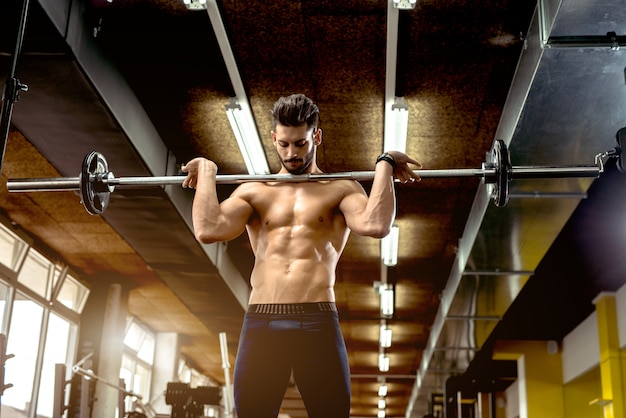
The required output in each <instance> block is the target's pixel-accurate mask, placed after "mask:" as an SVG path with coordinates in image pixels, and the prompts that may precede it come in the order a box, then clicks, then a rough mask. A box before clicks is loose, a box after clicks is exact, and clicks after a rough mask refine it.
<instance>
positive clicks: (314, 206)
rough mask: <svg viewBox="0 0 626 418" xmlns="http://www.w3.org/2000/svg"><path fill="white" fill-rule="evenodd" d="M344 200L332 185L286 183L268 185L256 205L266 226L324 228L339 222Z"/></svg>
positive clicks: (259, 218)
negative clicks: (340, 208) (339, 207)
mask: <svg viewBox="0 0 626 418" xmlns="http://www.w3.org/2000/svg"><path fill="white" fill-rule="evenodd" d="M340 199H341V195H340V193H338V191H337V189H336V188H334V187H332V184H330V183H321V182H316V183H299V184H290V183H283V184H274V185H265V187H263V188H262V190H260V193H259V194H257V195H256V196H255V201H254V203H253V206H254V207H255V208H256V209H257V215H258V220H257V221H258V223H259V224H260V226H262V227H266V228H270V229H271V228H279V227H283V226H311V227H323V226H324V225H328V226H330V225H332V224H333V223H334V222H336V221H337V217H338V216H339V214H340V212H339V209H338V206H339V202H340Z"/></svg>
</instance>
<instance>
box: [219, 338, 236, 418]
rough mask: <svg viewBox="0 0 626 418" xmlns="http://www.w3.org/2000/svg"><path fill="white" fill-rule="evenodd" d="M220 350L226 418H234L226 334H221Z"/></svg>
mask: <svg viewBox="0 0 626 418" xmlns="http://www.w3.org/2000/svg"><path fill="white" fill-rule="evenodd" d="M220 349H221V351H222V368H223V369H224V409H225V411H226V416H227V417H232V416H233V406H234V405H233V404H234V402H233V400H232V399H231V384H230V362H229V361H228V342H227V340H226V333H225V332H220Z"/></svg>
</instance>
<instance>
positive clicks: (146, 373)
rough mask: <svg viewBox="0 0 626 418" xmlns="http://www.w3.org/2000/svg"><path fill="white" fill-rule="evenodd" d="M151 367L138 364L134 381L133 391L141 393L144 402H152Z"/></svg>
mask: <svg viewBox="0 0 626 418" xmlns="http://www.w3.org/2000/svg"><path fill="white" fill-rule="evenodd" d="M150 375H151V372H150V369H148V368H146V367H144V366H142V365H140V364H138V365H137V370H136V372H135V379H134V381H133V392H135V393H136V394H137V395H141V397H142V399H141V400H142V403H148V402H150Z"/></svg>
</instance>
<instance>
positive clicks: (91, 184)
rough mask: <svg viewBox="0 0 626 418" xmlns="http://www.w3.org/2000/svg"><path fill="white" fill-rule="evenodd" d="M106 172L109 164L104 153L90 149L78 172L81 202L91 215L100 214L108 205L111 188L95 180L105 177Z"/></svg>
mask: <svg viewBox="0 0 626 418" xmlns="http://www.w3.org/2000/svg"><path fill="white" fill-rule="evenodd" d="M108 172H109V165H108V164H107V161H106V159H105V158H104V155H102V154H100V153H99V152H96V151H92V152H90V153H89V154H87V155H86V156H85V159H84V160H83V167H82V170H81V172H80V193H81V199H82V201H81V203H82V204H83V206H84V207H85V209H86V210H87V212H88V213H90V214H92V215H100V214H101V213H102V212H104V211H105V210H106V208H107V206H108V205H109V198H110V196H111V190H110V189H109V188H108V187H106V185H103V184H102V183H101V182H100V183H98V181H97V180H98V179H101V178H102V177H106V175H107V174H108Z"/></svg>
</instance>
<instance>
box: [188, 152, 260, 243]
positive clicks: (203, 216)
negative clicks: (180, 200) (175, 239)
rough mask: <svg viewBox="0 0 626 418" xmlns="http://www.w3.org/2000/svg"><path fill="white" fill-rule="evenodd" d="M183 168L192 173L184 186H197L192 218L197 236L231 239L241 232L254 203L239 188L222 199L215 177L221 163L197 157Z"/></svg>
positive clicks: (200, 238) (205, 240) (204, 240)
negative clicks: (217, 189) (244, 196)
mask: <svg viewBox="0 0 626 418" xmlns="http://www.w3.org/2000/svg"><path fill="white" fill-rule="evenodd" d="M182 170H183V171H184V172H187V173H188V176H187V178H186V179H185V181H184V182H183V187H193V188H195V189H196V193H195V196H194V199H193V206H192V220H193V227H194V233H195V236H196V239H197V240H198V241H200V242H202V243H204V244H210V243H213V242H218V241H228V240H231V239H233V238H235V237H237V236H238V235H240V234H241V233H242V232H243V231H244V229H245V226H246V222H247V221H248V219H249V217H250V215H251V214H252V212H253V209H252V207H251V206H250V204H249V203H248V202H247V201H246V200H244V199H243V198H241V197H240V196H239V195H238V194H237V190H236V191H235V192H234V193H233V194H232V195H231V196H230V197H229V198H228V199H226V200H224V201H223V202H221V203H220V202H219V200H218V197H217V191H216V181H215V176H216V174H217V166H216V165H215V164H214V163H213V162H212V161H209V160H206V159H204V158H196V159H194V160H192V161H190V162H189V163H188V164H187V165H185V166H184V167H183V168H182Z"/></svg>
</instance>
